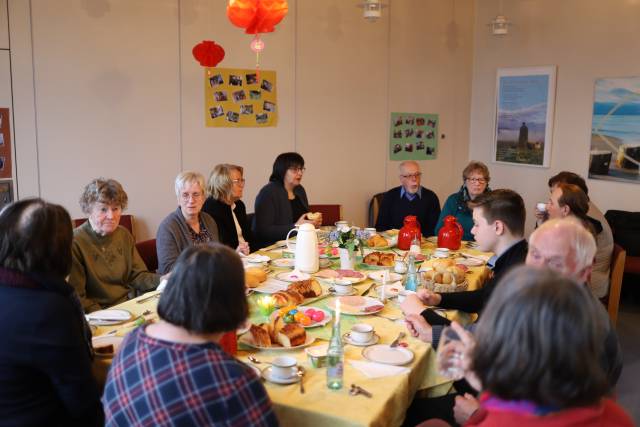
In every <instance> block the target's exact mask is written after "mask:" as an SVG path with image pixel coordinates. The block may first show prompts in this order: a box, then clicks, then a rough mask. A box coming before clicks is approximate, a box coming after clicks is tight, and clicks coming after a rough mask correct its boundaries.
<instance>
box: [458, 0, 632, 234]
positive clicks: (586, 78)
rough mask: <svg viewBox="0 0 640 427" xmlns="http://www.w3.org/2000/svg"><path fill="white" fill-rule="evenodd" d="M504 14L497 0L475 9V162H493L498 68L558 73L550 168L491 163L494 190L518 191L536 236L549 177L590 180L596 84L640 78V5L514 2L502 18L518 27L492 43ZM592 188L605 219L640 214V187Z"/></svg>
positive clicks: (628, 0)
mask: <svg viewBox="0 0 640 427" xmlns="http://www.w3.org/2000/svg"><path fill="white" fill-rule="evenodd" d="M480 3H482V7H480ZM498 10H499V1H498V0H482V1H479V0H477V1H476V15H475V36H474V41H475V49H474V69H473V95H472V103H471V106H472V107H471V136H470V144H469V156H470V157H471V158H476V159H479V160H483V161H485V162H490V161H491V158H492V150H493V148H492V147H493V145H492V144H493V126H494V125H493V123H494V119H495V105H494V98H495V85H496V70H497V68H500V67H529V66H540V65H556V66H557V91H556V92H557V95H556V104H555V106H556V108H555V127H554V133H553V147H552V153H551V165H550V168H548V169H540V168H531V167H523V166H510V165H503V164H495V163H493V164H489V163H488V164H489V166H490V169H491V173H492V177H493V179H492V187H493V188H499V187H509V188H513V189H515V190H517V191H518V192H520V194H522V195H523V197H524V198H525V203H526V204H527V207H528V208H529V210H528V212H527V213H528V221H527V224H528V229H529V230H530V229H531V228H532V226H533V220H534V219H533V208H534V206H535V202H536V201H538V200H541V201H544V200H546V199H547V197H548V189H547V180H548V178H549V177H551V176H552V175H554V174H555V173H557V172H559V171H561V170H570V171H574V172H576V173H579V174H580V175H582V176H583V177H585V178H586V177H587V175H588V173H587V172H588V163H589V149H590V138H591V115H592V109H593V88H594V86H593V85H594V82H595V79H596V78H599V77H619V76H639V75H640V46H639V45H638V39H639V38H640V25H638V23H639V22H640V2H638V1H633V0H607V1H601V0H563V1H557V0H536V1H535V2H534V1H524V0H522V1H507V2H504V9H503V11H504V13H505V15H507V17H508V18H509V19H510V20H511V21H512V22H513V23H514V26H513V27H512V28H511V29H510V31H509V35H508V36H506V37H503V38H499V37H494V36H492V35H491V34H490V31H489V30H488V28H487V26H486V25H485V24H487V23H488V22H490V21H491V20H492V19H493V18H494V17H495V15H496V14H497V12H498ZM587 185H588V186H589V195H590V197H591V198H592V200H593V201H594V202H595V203H596V204H597V205H598V206H599V207H600V208H601V210H602V211H603V212H604V211H606V210H608V209H623V210H632V211H639V210H640V186H639V185H638V184H632V183H621V182H609V181H602V180H592V179H588V180H587Z"/></svg>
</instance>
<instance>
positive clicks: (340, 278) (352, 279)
mask: <svg viewBox="0 0 640 427" xmlns="http://www.w3.org/2000/svg"><path fill="white" fill-rule="evenodd" d="M322 271H326V270H322ZM330 271H332V272H335V273H336V274H337V276H336V277H325V276H323V275H320V276H319V275H318V274H317V273H316V274H314V277H315V278H316V279H320V280H324V281H325V282H327V283H329V284H332V283H334V282H336V281H343V282H349V283H351V284H352V285H355V284H356V283H360V282H363V281H364V280H366V279H367V275H366V274H364V273H362V272H360V271H355V270H349V271H353V272H354V273H358V274H359V275H360V277H343V276H341V275H340V270H330ZM345 271H346V270H345Z"/></svg>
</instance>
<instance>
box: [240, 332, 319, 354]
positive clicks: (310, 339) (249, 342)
mask: <svg viewBox="0 0 640 427" xmlns="http://www.w3.org/2000/svg"><path fill="white" fill-rule="evenodd" d="M315 340H316V339H315V338H314V337H311V336H309V334H307V340H306V341H305V342H304V343H302V344H300V345H297V346H295V347H279V346H272V347H261V346H259V345H256V344H254V342H253V337H252V336H251V334H246V335H243V336H242V337H240V338H239V339H238V341H240V342H241V343H244V344H246V345H248V346H249V347H252V348H257V349H258V350H275V351H283V350H284V351H288V350H296V349H298V348H304V347H307V346H309V345H311V344H313V342H314V341H315Z"/></svg>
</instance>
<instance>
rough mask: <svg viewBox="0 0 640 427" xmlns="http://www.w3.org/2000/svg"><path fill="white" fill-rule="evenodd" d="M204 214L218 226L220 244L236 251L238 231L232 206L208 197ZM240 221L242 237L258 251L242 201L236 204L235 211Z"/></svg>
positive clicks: (203, 209)
mask: <svg viewBox="0 0 640 427" xmlns="http://www.w3.org/2000/svg"><path fill="white" fill-rule="evenodd" d="M202 212H205V213H208V214H209V215H210V216H211V217H212V218H213V219H214V220H215V221H216V224H217V225H218V234H219V237H220V242H221V243H223V244H225V245H227V246H229V247H231V248H232V249H236V248H237V247H238V244H239V242H238V232H237V231H236V224H235V222H234V221H233V215H232V214H231V206H229V205H228V204H226V203H224V202H221V201H220V200H218V199H214V198H213V197H208V198H207V200H206V201H205V202H204V206H203V207H202ZM233 212H234V213H235V214H236V218H237V219H238V224H240V228H241V229H242V237H244V240H246V241H247V242H249V247H251V249H252V250H256V249H258V248H257V247H253V244H254V242H253V232H252V231H251V224H249V221H248V220H247V208H246V207H245V206H244V203H243V202H242V200H238V201H237V202H236V208H235V209H234V210H233Z"/></svg>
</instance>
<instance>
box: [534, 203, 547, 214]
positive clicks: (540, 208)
mask: <svg viewBox="0 0 640 427" xmlns="http://www.w3.org/2000/svg"><path fill="white" fill-rule="evenodd" d="M536 209H537V210H538V212H546V211H547V204H546V203H544V202H538V203H537V204H536Z"/></svg>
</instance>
